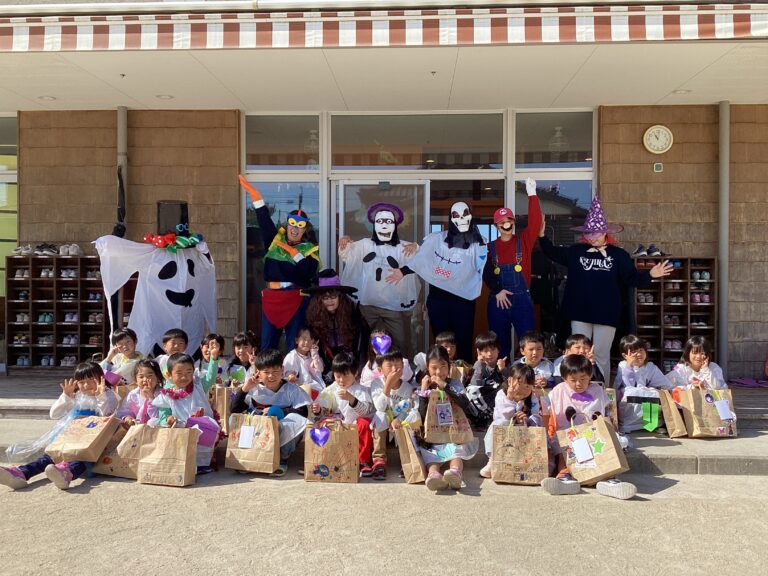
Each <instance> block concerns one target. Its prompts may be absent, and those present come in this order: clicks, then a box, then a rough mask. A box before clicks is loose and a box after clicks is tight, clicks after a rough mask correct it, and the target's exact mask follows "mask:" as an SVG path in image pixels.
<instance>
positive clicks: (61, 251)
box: [59, 244, 69, 256]
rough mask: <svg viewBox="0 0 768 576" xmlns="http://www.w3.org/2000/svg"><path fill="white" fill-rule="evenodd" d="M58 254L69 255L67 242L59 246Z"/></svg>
mask: <svg viewBox="0 0 768 576" xmlns="http://www.w3.org/2000/svg"><path fill="white" fill-rule="evenodd" d="M59 256H69V244H62V245H61V246H59Z"/></svg>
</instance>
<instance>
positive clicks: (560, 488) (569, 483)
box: [541, 474, 581, 496]
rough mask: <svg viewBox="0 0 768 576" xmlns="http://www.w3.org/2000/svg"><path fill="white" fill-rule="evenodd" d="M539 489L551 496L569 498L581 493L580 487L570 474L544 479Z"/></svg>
mask: <svg viewBox="0 0 768 576" xmlns="http://www.w3.org/2000/svg"><path fill="white" fill-rule="evenodd" d="M541 487H542V488H544V491H545V492H547V493H548V494H551V495H552V496H570V495H573V494H578V493H579V492H581V485H580V484H579V483H578V482H577V481H576V480H574V478H573V476H571V475H570V474H566V475H565V476H562V477H560V478H544V480H542V481H541Z"/></svg>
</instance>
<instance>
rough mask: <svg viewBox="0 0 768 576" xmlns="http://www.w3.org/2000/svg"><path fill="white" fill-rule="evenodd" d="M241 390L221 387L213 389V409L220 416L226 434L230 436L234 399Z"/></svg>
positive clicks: (233, 387)
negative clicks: (230, 420) (230, 419)
mask: <svg viewBox="0 0 768 576" xmlns="http://www.w3.org/2000/svg"><path fill="white" fill-rule="evenodd" d="M239 389H240V388H238V387H235V386H227V387H226V388H222V387H221V386H213V387H211V407H213V409H214V410H216V412H217V413H218V415H219V419H220V421H221V422H220V424H221V429H222V430H223V431H224V433H225V434H229V431H230V427H229V417H230V415H231V414H232V411H231V407H232V398H233V397H234V395H235V394H236V393H237V391H238V390H239Z"/></svg>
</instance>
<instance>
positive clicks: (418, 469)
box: [395, 426, 427, 484]
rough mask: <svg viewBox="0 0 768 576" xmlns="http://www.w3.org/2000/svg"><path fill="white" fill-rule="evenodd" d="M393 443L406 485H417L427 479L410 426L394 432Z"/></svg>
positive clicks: (425, 469)
mask: <svg viewBox="0 0 768 576" xmlns="http://www.w3.org/2000/svg"><path fill="white" fill-rule="evenodd" d="M395 442H396V443H397V451H398V452H399V453H400V465H401V466H402V469H403V476H405V481H406V483H408V484H419V483H420V482H424V481H425V480H426V479H427V468H426V466H425V465H424V460H423V459H422V458H421V454H419V449H418V447H417V446H416V438H415V436H414V433H413V430H411V427H410V426H401V427H400V428H398V429H397V430H395Z"/></svg>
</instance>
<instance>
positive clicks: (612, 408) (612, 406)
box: [605, 388, 619, 430]
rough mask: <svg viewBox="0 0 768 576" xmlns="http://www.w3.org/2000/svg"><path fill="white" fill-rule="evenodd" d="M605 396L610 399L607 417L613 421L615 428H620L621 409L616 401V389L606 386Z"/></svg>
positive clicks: (606, 409) (606, 410)
mask: <svg viewBox="0 0 768 576" xmlns="http://www.w3.org/2000/svg"><path fill="white" fill-rule="evenodd" d="M605 397H606V398H607V399H608V406H606V408H605V412H606V414H605V417H606V418H608V420H610V421H611V424H612V425H613V429H614V430H618V429H619V409H618V405H617V402H616V389H615V388H606V389H605Z"/></svg>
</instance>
